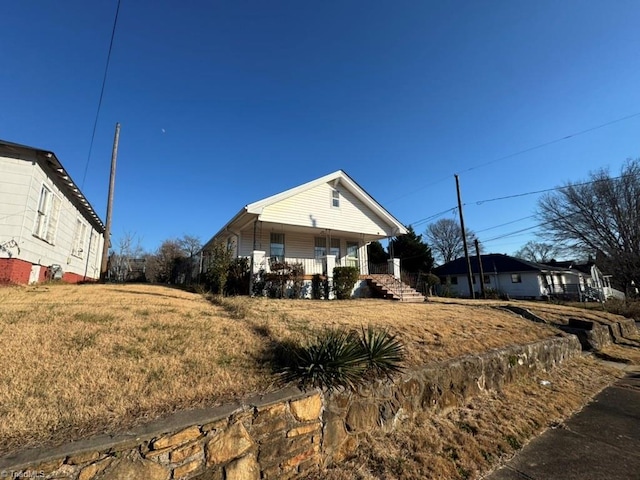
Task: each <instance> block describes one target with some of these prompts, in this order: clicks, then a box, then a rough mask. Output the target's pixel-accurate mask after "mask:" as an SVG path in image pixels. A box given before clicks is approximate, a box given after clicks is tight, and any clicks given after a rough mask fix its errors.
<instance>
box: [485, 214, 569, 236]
mask: <svg viewBox="0 0 640 480" xmlns="http://www.w3.org/2000/svg"><path fill="white" fill-rule="evenodd" d="M573 215H575V212H572V213H569V214H567V215H561V216H560V217H558V218H556V219H555V220H554V221H558V220H564V219H566V218H569V217H571V216H573ZM545 223H547V222H542V223H538V224H536V225H533V226H531V227H527V228H521V229H520V230H515V231H513V232H510V233H505V234H502V235H498V236H497V237H493V238H489V239H488V240H483V243H488V242H493V241H494V240H499V239H501V238H506V237H515V236H517V235H518V234H520V233H522V232H527V231H529V230H533V229H534V228H538V227H541V226H542V225H544V224H545Z"/></svg>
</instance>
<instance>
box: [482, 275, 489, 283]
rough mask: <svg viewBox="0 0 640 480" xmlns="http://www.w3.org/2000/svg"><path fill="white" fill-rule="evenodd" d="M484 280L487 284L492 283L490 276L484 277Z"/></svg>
mask: <svg viewBox="0 0 640 480" xmlns="http://www.w3.org/2000/svg"><path fill="white" fill-rule="evenodd" d="M482 279H483V282H484V283H485V284H487V283H491V278H490V277H489V275H485V276H484V277H482Z"/></svg>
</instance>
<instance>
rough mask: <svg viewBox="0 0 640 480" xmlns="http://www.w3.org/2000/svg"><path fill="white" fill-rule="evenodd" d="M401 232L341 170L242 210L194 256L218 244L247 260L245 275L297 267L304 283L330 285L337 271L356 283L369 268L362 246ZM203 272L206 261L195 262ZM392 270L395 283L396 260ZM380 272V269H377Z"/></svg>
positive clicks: (364, 277) (374, 270)
mask: <svg viewBox="0 0 640 480" xmlns="http://www.w3.org/2000/svg"><path fill="white" fill-rule="evenodd" d="M406 231H407V230H406V228H405V227H404V226H403V225H402V224H401V223H400V222H399V221H398V220H397V219H396V218H394V217H393V215H391V214H390V213H389V212H388V211H387V210H386V209H385V208H383V207H382V205H380V204H379V203H378V202H377V201H375V200H374V199H373V197H371V195H369V194H368V193H367V192H366V191H365V190H364V189H363V188H362V187H361V186H360V185H358V184H357V183H356V182H355V181H354V180H353V179H352V178H351V177H349V175H347V174H346V173H345V172H344V171H342V170H338V171H336V172H333V173H330V174H328V175H325V176H323V177H320V178H317V179H315V180H312V181H310V182H308V183H305V184H303V185H300V186H298V187H295V188H291V189H289V190H286V191H284V192H282V193H278V194H276V195H273V196H271V197H267V198H265V199H263V200H259V201H257V202H254V203H250V204H248V205H246V206H245V207H244V208H242V209H241V210H240V211H239V212H238V213H237V214H236V215H235V216H234V217H233V218H232V219H231V220H230V221H229V222H228V223H227V224H226V225H225V226H224V227H222V228H221V229H220V231H219V232H218V233H216V234H215V235H214V236H213V237H212V238H211V240H209V242H207V244H205V246H204V247H203V249H202V251H201V252H200V255H201V258H204V259H206V255H207V247H208V246H211V245H212V244H213V243H214V242H222V243H223V244H224V245H226V246H227V247H228V248H229V249H231V250H232V252H233V255H234V257H245V258H249V259H250V263H251V273H252V276H253V274H257V273H259V272H260V271H266V272H268V271H269V270H270V268H271V266H272V265H273V264H274V263H282V262H286V263H288V264H302V266H303V270H304V279H305V282H309V283H310V281H311V278H312V276H313V275H316V274H318V275H322V276H323V277H324V278H326V279H327V280H328V281H331V278H332V276H333V269H334V267H337V266H353V267H356V268H358V270H359V272H360V275H361V280H362V281H366V280H367V277H368V276H369V274H370V273H384V274H386V273H387V272H388V271H389V270H388V266H387V265H385V266H382V267H380V266H373V265H370V264H369V259H368V257H367V245H369V243H371V242H372V241H374V240H382V239H385V238H391V237H395V236H398V235H403V234H405V233H406ZM200 263H201V265H203V267H202V268H203V269H205V270H206V261H204V260H203V261H201V262H200ZM394 265H395V266H396V271H395V273H396V277H397V278H398V279H399V277H400V271H399V261H398V260H396V261H395V262H393V261H391V271H392V272H394V270H393V267H394ZM380 269H382V270H383V271H382V270H380Z"/></svg>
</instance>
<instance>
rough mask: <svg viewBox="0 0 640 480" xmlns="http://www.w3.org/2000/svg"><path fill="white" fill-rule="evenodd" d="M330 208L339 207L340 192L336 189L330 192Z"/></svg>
mask: <svg viewBox="0 0 640 480" xmlns="http://www.w3.org/2000/svg"><path fill="white" fill-rule="evenodd" d="M331 206H332V207H336V208H339V207H340V192H339V191H338V190H336V189H333V190H331Z"/></svg>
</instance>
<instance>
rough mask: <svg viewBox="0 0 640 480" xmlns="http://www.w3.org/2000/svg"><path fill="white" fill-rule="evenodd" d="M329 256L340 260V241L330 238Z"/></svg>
mask: <svg viewBox="0 0 640 480" xmlns="http://www.w3.org/2000/svg"><path fill="white" fill-rule="evenodd" d="M329 255H335V256H336V257H338V258H340V239H339V238H332V239H331V248H329Z"/></svg>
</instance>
